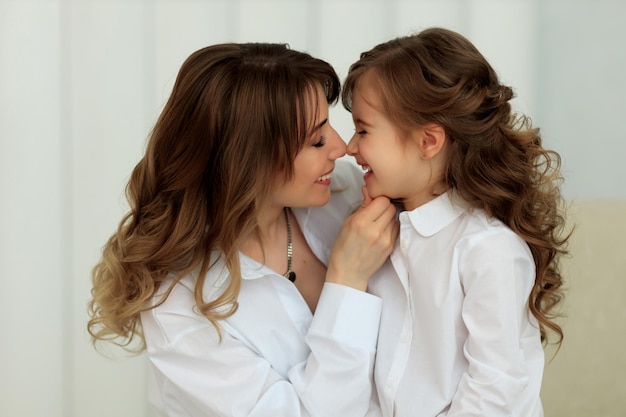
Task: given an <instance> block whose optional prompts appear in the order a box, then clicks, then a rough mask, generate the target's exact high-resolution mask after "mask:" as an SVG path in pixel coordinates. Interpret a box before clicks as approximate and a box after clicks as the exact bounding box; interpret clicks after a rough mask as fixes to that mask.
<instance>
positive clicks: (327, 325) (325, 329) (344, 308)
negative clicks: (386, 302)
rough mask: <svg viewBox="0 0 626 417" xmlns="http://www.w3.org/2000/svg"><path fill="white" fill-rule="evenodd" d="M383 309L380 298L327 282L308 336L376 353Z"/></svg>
mask: <svg viewBox="0 0 626 417" xmlns="http://www.w3.org/2000/svg"><path fill="white" fill-rule="evenodd" d="M381 310H382V299H381V298H379V297H377V296H375V295H372V294H369V293H366V292H364V291H360V290H357V289H355V288H351V287H348V286H346V285H341V284H334V283H329V282H327V283H325V284H324V287H323V289H322V293H321V295H320V299H319V301H318V303H317V308H316V309H315V314H314V316H313V321H312V322H311V326H310V328H309V334H316V335H320V336H327V337H329V338H332V339H334V340H337V341H338V342H340V343H343V344H347V345H355V346H360V347H369V348H371V349H372V350H375V348H376V341H377V339H378V328H379V326H380V314H381Z"/></svg>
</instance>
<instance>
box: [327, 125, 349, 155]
mask: <svg viewBox="0 0 626 417" xmlns="http://www.w3.org/2000/svg"><path fill="white" fill-rule="evenodd" d="M333 133H334V134H333V135H332V141H333V143H332V151H331V154H330V157H331V159H333V160H334V159H338V158H341V157H342V156H344V155H345V154H346V142H344V140H343V139H342V138H341V136H339V133H337V132H336V131H335V130H334V129H333Z"/></svg>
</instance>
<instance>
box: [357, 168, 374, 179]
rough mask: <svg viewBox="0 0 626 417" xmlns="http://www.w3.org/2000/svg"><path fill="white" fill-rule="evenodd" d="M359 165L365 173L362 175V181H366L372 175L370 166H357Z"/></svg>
mask: <svg viewBox="0 0 626 417" xmlns="http://www.w3.org/2000/svg"><path fill="white" fill-rule="evenodd" d="M359 165H361V168H362V169H363V170H364V171H365V174H363V179H364V180H366V181H367V179H368V178H369V177H371V176H372V175H373V174H374V173H373V172H372V168H370V166H369V165H367V164H359Z"/></svg>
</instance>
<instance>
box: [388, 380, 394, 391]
mask: <svg viewBox="0 0 626 417" xmlns="http://www.w3.org/2000/svg"><path fill="white" fill-rule="evenodd" d="M395 387H396V381H394V380H393V379H390V380H389V381H387V387H386V389H387V391H391V390H393V389H394V388H395Z"/></svg>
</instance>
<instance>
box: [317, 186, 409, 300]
mask: <svg viewBox="0 0 626 417" xmlns="http://www.w3.org/2000/svg"><path fill="white" fill-rule="evenodd" d="M361 191H362V192H363V204H361V207H360V208H359V209H358V210H357V211H355V212H354V213H352V215H350V216H349V217H348V218H347V219H346V221H345V222H344V224H343V226H342V228H341V230H340V231H339V235H338V236H337V239H336V240H335V243H334V245H333V248H332V251H331V253H330V260H329V263H328V270H327V272H326V282H333V283H336V284H342V285H347V286H349V287H353V288H356V289H359V290H362V291H365V290H366V289H367V284H368V282H369V279H370V278H371V276H372V275H373V274H374V272H376V270H378V268H380V267H381V266H382V264H383V263H384V262H385V260H386V259H387V257H388V256H389V255H390V254H391V251H392V250H393V247H394V245H395V242H396V238H397V237H398V228H399V226H398V223H397V222H396V208H395V206H394V205H393V204H392V203H391V201H389V199H388V198H387V197H382V196H381V197H376V198H374V199H372V198H371V197H370V195H369V193H368V192H367V188H366V187H365V186H363V187H362V188H361Z"/></svg>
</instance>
